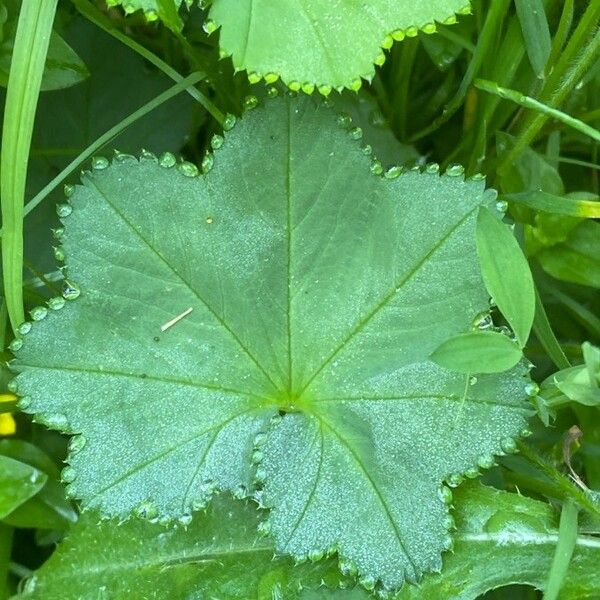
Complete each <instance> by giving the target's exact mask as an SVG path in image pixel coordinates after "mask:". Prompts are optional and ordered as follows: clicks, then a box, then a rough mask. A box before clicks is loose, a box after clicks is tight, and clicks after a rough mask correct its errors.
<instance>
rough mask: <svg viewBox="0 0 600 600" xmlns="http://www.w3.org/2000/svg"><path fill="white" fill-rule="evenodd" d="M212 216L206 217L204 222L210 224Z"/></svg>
mask: <svg viewBox="0 0 600 600" xmlns="http://www.w3.org/2000/svg"><path fill="white" fill-rule="evenodd" d="M213 222H214V221H213V218H212V217H206V224H207V225H212V224H213Z"/></svg>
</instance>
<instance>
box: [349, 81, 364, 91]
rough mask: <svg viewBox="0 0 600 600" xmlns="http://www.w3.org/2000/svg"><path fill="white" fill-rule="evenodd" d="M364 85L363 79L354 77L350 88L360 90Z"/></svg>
mask: <svg viewBox="0 0 600 600" xmlns="http://www.w3.org/2000/svg"><path fill="white" fill-rule="evenodd" d="M361 87H362V79H354V80H353V81H352V83H351V84H350V89H351V90H353V91H355V92H358V90H360V88H361Z"/></svg>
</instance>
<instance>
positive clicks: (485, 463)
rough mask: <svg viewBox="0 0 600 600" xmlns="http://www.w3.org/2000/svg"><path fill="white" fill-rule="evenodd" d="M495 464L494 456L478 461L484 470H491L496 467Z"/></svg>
mask: <svg viewBox="0 0 600 600" xmlns="http://www.w3.org/2000/svg"><path fill="white" fill-rule="evenodd" d="M494 462H495V461H494V457H493V456H482V457H481V458H479V459H478V460H477V464H478V465H479V467H480V468H482V469H491V468H492V467H493V466H494Z"/></svg>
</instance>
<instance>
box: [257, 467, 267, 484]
mask: <svg viewBox="0 0 600 600" xmlns="http://www.w3.org/2000/svg"><path fill="white" fill-rule="evenodd" d="M254 479H255V480H256V481H257V482H258V483H263V482H264V481H265V480H266V479H267V471H266V470H265V469H264V468H263V467H258V468H257V469H256V473H255V474H254Z"/></svg>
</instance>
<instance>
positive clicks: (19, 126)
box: [0, 0, 58, 332]
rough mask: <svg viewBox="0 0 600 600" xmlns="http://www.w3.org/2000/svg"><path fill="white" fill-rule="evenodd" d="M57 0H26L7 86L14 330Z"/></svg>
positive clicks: (7, 263) (3, 179)
mask: <svg viewBox="0 0 600 600" xmlns="http://www.w3.org/2000/svg"><path fill="white" fill-rule="evenodd" d="M57 3H58V0H27V2H23V3H22V5H21V12H20V13H19V22H18V25H17V33H16V37H15V44H14V48H13V55H12V60H11V65H10V73H9V76H8V86H7V89H6V104H5V109H4V126H3V131H2V157H1V159H0V161H1V162H0V196H1V197H2V200H1V203H2V222H3V224H4V232H5V233H4V236H3V238H2V268H3V274H4V295H5V298H6V306H7V308H8V316H9V319H10V323H11V325H12V328H13V331H15V332H16V331H17V327H18V326H19V325H20V324H21V323H22V322H23V321H24V320H25V313H24V310H23V204H24V201H25V184H26V181H27V165H28V163H29V148H30V146H31V136H32V134H33V123H34V119H35V113H36V108H37V103H38V97H39V94H40V88H41V85H42V75H43V73H44V66H45V64H46V54H47V53H48V45H49V43H50V34H51V33H52V23H53V22H54V14H55V12H56V5H57Z"/></svg>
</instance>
